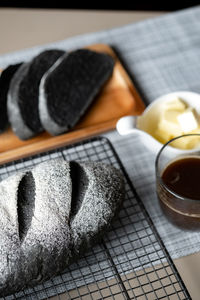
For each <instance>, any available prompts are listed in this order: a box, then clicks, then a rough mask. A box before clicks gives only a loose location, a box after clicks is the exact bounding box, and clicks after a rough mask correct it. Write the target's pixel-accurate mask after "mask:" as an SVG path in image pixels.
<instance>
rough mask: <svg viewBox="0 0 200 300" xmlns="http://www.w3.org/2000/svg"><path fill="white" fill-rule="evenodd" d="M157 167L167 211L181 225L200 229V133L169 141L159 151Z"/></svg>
mask: <svg viewBox="0 0 200 300" xmlns="http://www.w3.org/2000/svg"><path fill="white" fill-rule="evenodd" d="M178 146H179V148H177V147H178ZM155 168H156V190H157V195H158V199H159V203H160V206H161V208H162V210H163V212H164V214H165V215H166V216H167V218H168V219H169V220H170V221H171V222H172V223H173V224H175V225H177V226H178V227H181V228H183V229H189V230H200V134H188V135H183V136H179V137H177V138H174V139H172V140H171V141H169V142H168V143H166V144H165V145H164V146H163V147H162V148H161V150H160V151H159V153H158V154H157V157H156V163H155Z"/></svg>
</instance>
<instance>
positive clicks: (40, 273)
mask: <svg viewBox="0 0 200 300" xmlns="http://www.w3.org/2000/svg"><path fill="white" fill-rule="evenodd" d="M123 198H124V180H123V176H122V174H121V173H120V171H118V170H117V169H115V168H114V167H112V166H110V165H104V164H102V163H95V162H81V163H80V162H67V161H65V160H64V159H61V158H57V159H54V160H49V161H45V162H43V163H41V164H38V165H37V166H35V167H33V169H29V170H27V171H24V172H21V173H17V174H16V175H13V176H11V177H9V178H7V179H5V180H3V181H2V182H1V183H0V297H3V296H6V295H9V294H12V293H15V292H17V291H20V290H22V289H24V288H27V287H33V286H35V285H37V284H39V283H42V282H43V281H44V280H47V279H49V278H51V277H53V276H54V275H57V274H58V273H60V272H61V271H63V270H64V269H65V268H66V267H67V266H68V265H69V264H70V263H71V262H72V261H74V259H77V256H78V255H79V254H81V253H82V252H83V249H84V250H86V249H88V248H89V247H91V245H92V244H93V242H95V241H96V240H97V239H98V237H99V236H101V235H102V233H103V232H104V231H105V230H106V229H107V227H108V226H109V225H110V222H111V220H112V219H113V217H114V215H115V214H116V211H117V209H118V208H119V206H120V204H121V202H122V200H123ZM80 248H82V249H80Z"/></svg>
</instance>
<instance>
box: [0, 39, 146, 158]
mask: <svg viewBox="0 0 200 300" xmlns="http://www.w3.org/2000/svg"><path fill="white" fill-rule="evenodd" d="M87 48H90V49H92V50H96V51H100V52H106V53H108V54H110V55H112V56H113V57H114V59H115V67H114V71H113V75H112V77H111V78H110V79H109V81H108V82H107V84H106V85H105V87H104V88H103V89H102V91H101V93H100V94H99V95H98V97H97V98H96V99H95V101H94V102H93V104H92V105H91V107H90V108H89V110H88V111H87V113H86V114H85V116H84V117H83V118H82V119H81V120H80V121H79V123H78V124H77V126H75V127H74V129H73V130H72V131H70V132H67V133H65V134H62V135H60V136H56V137H53V136H51V135H49V134H48V133H47V132H44V133H42V134H40V135H38V136H37V137H34V138H32V139H29V140H27V141H21V140H20V139H19V138H18V137H17V136H16V135H15V134H14V133H13V132H12V130H11V128H9V129H8V130H7V131H6V132H4V133H3V134H1V135H0V163H3V162H7V161H10V160H14V159H18V158H21V157H25V156H27V155H31V154H35V153H37V152H42V151H45V150H49V149H53V148H55V147H60V146H63V145H66V144H70V143H73V142H76V141H79V140H81V139H85V138H88V137H91V136H94V135H97V134H100V133H103V132H106V131H108V130H111V129H114V128H115V124H116V122H117V120H118V119H119V118H120V117H122V116H124V115H127V114H133V115H140V114H141V113H142V112H143V110H144V108H145V106H144V103H143V101H142V99H141V97H140V95H139V94H138V92H137V90H136V88H135V87H134V85H133V83H132V81H131V79H130V77H129V76H128V74H127V72H126V71H125V69H124V67H123V65H122V63H121V62H120V60H119V59H118V57H117V56H116V54H115V52H114V51H113V50H112V49H111V48H110V47H109V46H107V45H104V44H96V45H91V46H88V47H87Z"/></svg>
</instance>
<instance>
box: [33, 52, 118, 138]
mask: <svg viewBox="0 0 200 300" xmlns="http://www.w3.org/2000/svg"><path fill="white" fill-rule="evenodd" d="M113 67H114V59H113V58H112V57H111V56H110V55H107V54H104V53H98V52H96V51H92V50H88V49H78V50H75V51H72V52H70V53H69V54H65V55H64V56H62V57H61V58H60V59H59V60H58V61H57V62H56V63H55V64H54V65H53V66H52V67H51V68H50V69H49V70H48V71H47V72H46V73H45V74H44V76H43V77H42V79H41V82H40V94H39V95H40V96H39V113H40V120H41V123H42V124H43V127H44V128H45V129H46V130H47V131H48V132H49V133H50V134H52V135H58V134H61V133H63V132H66V131H68V130H70V129H71V128H73V127H74V126H75V125H76V124H77V122H78V121H79V120H80V118H81V117H82V116H83V114H84V113H85V112H86V110H87V109H88V107H89V106H90V105H91V103H92V102H93V100H94V99H95V97H96V96H97V94H98V93H99V92H100V91H101V89H102V87H103V86H104V84H105V83H106V82H107V80H108V79H109V78H110V77H111V75H112V72H113Z"/></svg>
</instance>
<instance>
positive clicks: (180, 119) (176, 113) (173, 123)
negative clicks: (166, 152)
mask: <svg viewBox="0 0 200 300" xmlns="http://www.w3.org/2000/svg"><path fill="white" fill-rule="evenodd" d="M191 133H200V117H199V115H198V114H197V112H196V110H195V109H194V108H192V107H190V106H188V104H186V103H185V102H184V101H183V100H182V99H180V98H175V99H173V100H171V101H167V102H166V103H165V104H164V105H163V108H162V110H161V112H160V116H159V120H158V124H157V127H156V130H155V132H154V137H155V138H156V139H157V140H158V141H160V142H161V143H163V144H164V143H166V142H168V141H169V140H171V139H173V138H175V137H177V136H180V135H183V134H191ZM189 140H190V142H189ZM191 141H192V142H191ZM197 143H199V138H198V137H195V136H194V139H192V140H191V138H190V139H188V142H187V139H184V144H182V143H181V141H178V140H177V141H175V142H174V147H176V148H181V149H190V148H193V147H195V146H196V144H197Z"/></svg>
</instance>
